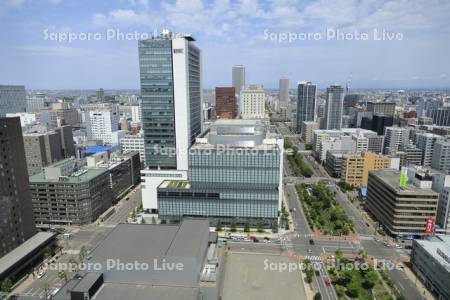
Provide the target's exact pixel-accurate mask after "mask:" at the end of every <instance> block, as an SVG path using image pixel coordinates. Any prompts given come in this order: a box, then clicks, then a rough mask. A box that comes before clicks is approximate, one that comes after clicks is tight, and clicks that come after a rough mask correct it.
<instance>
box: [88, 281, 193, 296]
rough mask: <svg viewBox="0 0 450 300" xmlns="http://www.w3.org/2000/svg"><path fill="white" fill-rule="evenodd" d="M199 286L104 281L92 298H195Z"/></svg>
mask: <svg viewBox="0 0 450 300" xmlns="http://www.w3.org/2000/svg"><path fill="white" fill-rule="evenodd" d="M198 297H199V288H194V287H181V286H180V287H172V286H151V285H150V286H149V285H129V284H117V283H105V284H104V285H103V287H102V288H101V290H100V291H99V292H98V293H97V294H96V295H95V296H94V298H92V299H93V300H111V299H134V300H139V299H146V300H161V299H177V300H197V299H199V298H198Z"/></svg>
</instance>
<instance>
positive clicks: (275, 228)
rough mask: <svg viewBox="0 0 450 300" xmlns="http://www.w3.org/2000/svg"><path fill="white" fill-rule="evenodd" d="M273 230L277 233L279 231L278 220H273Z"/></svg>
mask: <svg viewBox="0 0 450 300" xmlns="http://www.w3.org/2000/svg"><path fill="white" fill-rule="evenodd" d="M272 232H273V233H277V232H278V222H277V221H273V222H272Z"/></svg>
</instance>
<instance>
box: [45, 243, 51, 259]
mask: <svg viewBox="0 0 450 300" xmlns="http://www.w3.org/2000/svg"><path fill="white" fill-rule="evenodd" d="M51 257H52V249H50V247H49V246H47V247H45V249H44V259H45V260H47V259H50V258H51Z"/></svg>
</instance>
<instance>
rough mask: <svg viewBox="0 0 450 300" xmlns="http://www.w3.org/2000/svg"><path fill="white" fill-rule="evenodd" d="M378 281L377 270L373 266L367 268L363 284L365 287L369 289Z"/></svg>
mask: <svg viewBox="0 0 450 300" xmlns="http://www.w3.org/2000/svg"><path fill="white" fill-rule="evenodd" d="M377 281H378V275H377V273H376V271H375V270H374V269H373V268H370V269H368V270H367V272H366V273H365V275H364V279H363V282H362V286H363V287H364V288H365V289H368V290H369V289H371V288H373V287H374V286H375V284H376V283H377Z"/></svg>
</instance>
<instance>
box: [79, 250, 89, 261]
mask: <svg viewBox="0 0 450 300" xmlns="http://www.w3.org/2000/svg"><path fill="white" fill-rule="evenodd" d="M87 256H88V250H87V249H86V247H85V246H81V248H80V253H79V254H78V258H79V259H80V262H82V261H83V260H84V259H85V258H86V257H87Z"/></svg>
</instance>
